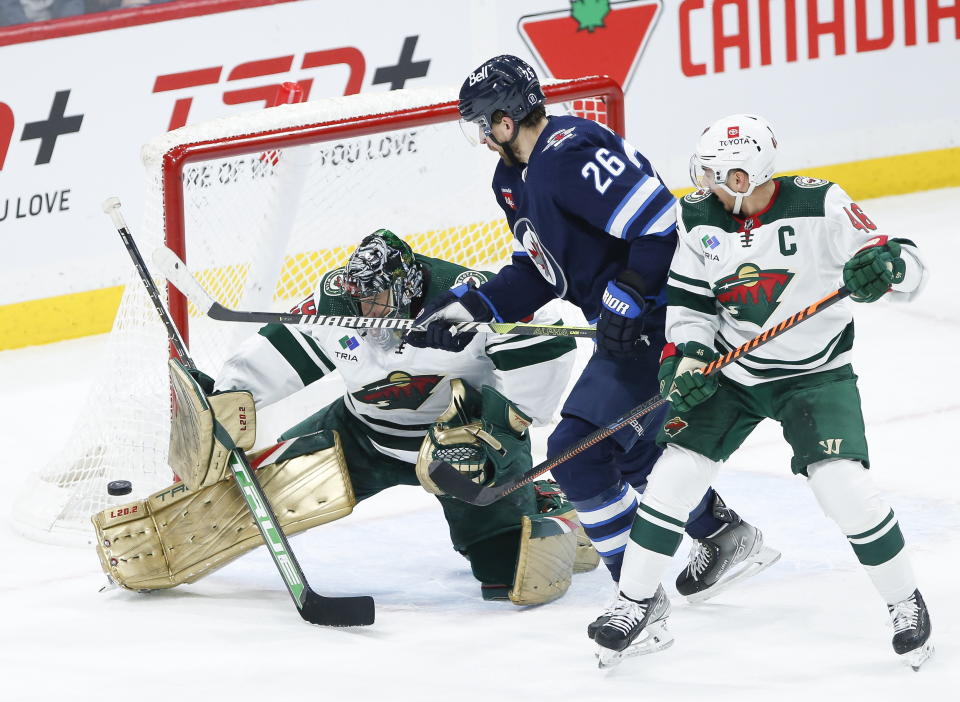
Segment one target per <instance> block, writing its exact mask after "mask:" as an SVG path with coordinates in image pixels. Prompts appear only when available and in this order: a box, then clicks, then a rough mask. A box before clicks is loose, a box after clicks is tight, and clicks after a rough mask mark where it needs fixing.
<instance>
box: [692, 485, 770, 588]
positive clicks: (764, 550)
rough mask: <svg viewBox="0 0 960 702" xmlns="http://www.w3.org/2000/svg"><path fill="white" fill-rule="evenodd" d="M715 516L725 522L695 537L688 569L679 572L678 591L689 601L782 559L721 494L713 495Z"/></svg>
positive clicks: (746, 576)
mask: <svg viewBox="0 0 960 702" xmlns="http://www.w3.org/2000/svg"><path fill="white" fill-rule="evenodd" d="M713 516H714V517H716V518H717V519H719V520H720V521H722V522H724V525H723V526H722V527H721V528H720V529H719V530H718V531H717V532H715V533H713V534H711V535H710V536H708V537H706V538H704V539H694V541H693V546H692V548H691V549H690V556H689V561H688V563H687V569H686V570H685V571H683V572H682V573H680V575H679V576H677V592H679V593H680V594H681V595H683V596H684V597H686V598H687V600H688V601H689V602H703V601H705V600H708V599H710V598H711V597H714V596H715V595H718V594H720V593H721V592H723V591H724V590H726V589H727V588H729V587H730V586H731V585H733V584H734V583H736V582H737V581H739V580H743V579H745V578H749V577H750V576H752V575H756V574H757V573H759V572H760V571H761V570H763V569H764V568H768V567H770V566H772V565H773V564H774V563H776V562H777V561H778V560H780V552H779V551H777V550H775V549H772V548H770V547H769V546H764V544H763V534H762V533H761V532H760V530H759V529H757V528H756V527H755V526H752V525H751V524H748V523H747V522H745V521H743V519H741V518H740V516H739V515H738V514H737V513H736V512H734V511H733V510H732V509H729V508H728V507H727V506H726V505H725V504H724V503H723V500H721V499H720V496H719V495H717V496H716V497H714V501H713Z"/></svg>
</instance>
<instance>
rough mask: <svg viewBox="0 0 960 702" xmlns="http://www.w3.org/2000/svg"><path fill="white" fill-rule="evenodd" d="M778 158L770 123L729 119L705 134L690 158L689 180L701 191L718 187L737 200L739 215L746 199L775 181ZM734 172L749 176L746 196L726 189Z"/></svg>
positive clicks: (741, 117)
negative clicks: (759, 188)
mask: <svg viewBox="0 0 960 702" xmlns="http://www.w3.org/2000/svg"><path fill="white" fill-rule="evenodd" d="M776 157H777V139H776V137H775V136H774V134H773V129H772V128H771V127H770V124H769V123H768V122H767V120H765V119H764V118H763V117H758V116H757V115H745V114H739V115H730V116H728V117H724V118H723V119H721V120H718V121H717V122H714V123H713V124H711V125H710V126H709V127H707V128H706V129H705V130H703V133H702V134H701V135H700V139H699V141H698V142H697V148H696V151H694V153H693V156H691V157H690V180H692V181H693V184H694V185H695V186H696V187H697V188H700V189H702V190H709V189H710V188H711V186H713V185H716V186H717V187H719V188H720V189H721V190H723V191H724V192H725V193H727V194H728V195H730V196H731V197H734V198H735V199H736V201H735V204H734V207H733V214H739V213H740V205H741V203H742V202H743V198H745V197H747V196H748V195H750V194H751V193H752V192H753V191H754V190H755V189H756V188H757V187H758V186H760V185H763V184H764V183H766V182H767V181H768V180H770V179H771V178H772V177H773V171H774V162H775V161H776ZM735 170H740V171H743V172H744V173H746V174H747V179H748V182H749V185H748V187H747V191H746V192H743V193H738V192H734V191H733V190H731V189H730V187H729V186H728V185H727V178H728V177H729V176H730V173H731V172H732V171H735Z"/></svg>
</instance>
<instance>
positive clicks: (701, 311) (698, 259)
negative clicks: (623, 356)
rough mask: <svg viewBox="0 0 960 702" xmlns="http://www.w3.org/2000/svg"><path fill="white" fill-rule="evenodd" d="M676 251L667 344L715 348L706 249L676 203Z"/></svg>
mask: <svg viewBox="0 0 960 702" xmlns="http://www.w3.org/2000/svg"><path fill="white" fill-rule="evenodd" d="M677 237H678V241H677V250H676V252H675V253H674V255H673V261H672V262H671V264H670V273H669V274H668V276H667V321H666V328H665V334H666V337H667V341H671V342H674V343H681V342H685V341H696V342H699V343H701V344H703V345H704V346H708V347H710V348H712V347H713V340H714V337H715V336H716V334H717V329H718V327H719V323H720V320H719V318H718V317H717V301H716V297H714V294H713V289H712V288H711V284H710V281H709V280H708V277H707V271H706V268H705V266H704V253H703V248H702V247H701V246H700V245H699V242H697V241H695V240H694V239H693V237H692V236H691V234H690V233H689V232H688V231H687V229H686V227H685V226H684V223H683V218H682V217H681V216H680V204H679V203H677Z"/></svg>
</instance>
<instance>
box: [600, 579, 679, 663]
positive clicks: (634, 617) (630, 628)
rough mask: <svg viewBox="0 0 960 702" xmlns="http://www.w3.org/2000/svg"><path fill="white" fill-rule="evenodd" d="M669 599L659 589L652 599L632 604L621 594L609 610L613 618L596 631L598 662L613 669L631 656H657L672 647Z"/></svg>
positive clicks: (660, 588) (661, 587)
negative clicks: (669, 628) (669, 627)
mask: <svg viewBox="0 0 960 702" xmlns="http://www.w3.org/2000/svg"><path fill="white" fill-rule="evenodd" d="M669 616H670V599H669V598H668V597H667V594H666V593H665V592H664V591H663V586H662V585H660V586H658V587H657V591H656V592H655V593H654V594H653V597H648V598H647V599H645V600H640V601H639V602H637V601H636V600H631V599H630V598H629V597H626V596H625V595H623V594H622V593H621V594H620V595H619V596H618V597H617V601H616V602H615V603H614V604H613V606H612V608H611V609H610V618H609V619H608V620H607V621H606V622H605V623H604V624H603V626H601V627H600V629H599V630H598V631H597V633H596V636H595V637H594V640H595V641H596V642H597V658H598V661H599V665H600V667H601V668H612V667H613V666H615V665H617V664H618V663H620V661H621V660H623V659H624V658H627V657H629V656H642V655H645V654H648V653H656V652H657V651H662V650H663V649H665V648H667V647H669V646H670V645H671V644H672V643H673V635H672V634H671V633H670V632H669V631H668V630H667V617H669Z"/></svg>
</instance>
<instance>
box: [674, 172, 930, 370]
mask: <svg viewBox="0 0 960 702" xmlns="http://www.w3.org/2000/svg"><path fill="white" fill-rule="evenodd" d="M774 183H775V186H776V191H775V194H774V197H773V200H772V201H771V203H770V206H769V207H768V208H767V209H766V210H764V211H763V212H760V213H758V214H757V215H754V216H752V217H743V218H741V217H735V216H734V215H732V214H730V213H729V212H727V211H726V210H725V209H724V208H723V205H722V204H721V203H720V201H719V200H718V199H717V197H716V196H714V195H713V194H711V193H709V192H704V191H697V192H693V193H690V194H689V195H687V196H686V197H684V198H682V199H681V200H680V201H679V202H678V204H677V220H678V233H679V242H678V244H677V251H676V253H675V255H674V258H673V262H672V264H671V268H670V275H669V279H668V285H667V300H668V304H669V307H668V309H667V326H666V335H667V341H671V342H673V343H675V344H680V343H683V342H687V341H697V342H700V343H702V344H705V345H707V346H710V347H716V348H717V350H718V351H722V352H723V353H726V352H727V351H731V350H733V349H735V348H736V347H737V346H740V345H741V344H743V343H745V342H747V341H749V340H750V339H752V338H753V337H754V336H756V335H757V334H759V333H760V332H761V331H763V330H765V329H769V328H770V327H773V326H775V325H776V324H779V323H780V322H782V321H783V320H785V319H787V318H788V317H790V316H791V315H793V314H795V313H797V312H799V311H800V310H802V309H803V308H805V307H807V306H808V305H810V304H812V303H814V302H816V301H818V300H820V299H821V298H823V297H824V296H825V295H827V294H829V293H831V292H832V291H834V290H836V289H837V288H838V287H840V286H841V285H842V284H843V264H844V263H846V261H847V260H849V258H850V257H851V256H852V255H853V254H854V253H856V251H858V250H859V249H861V248H863V247H864V246H867V245H868V244H870V243H871V242H873V241H875V240H877V238H878V237H884V233H883V232H882V231H881V230H879V229H878V228H877V225H876V224H874V222H873V221H872V220H870V218H869V217H868V216H867V215H866V214H865V213H864V212H863V210H862V209H861V208H860V206H859V205H857V204H856V203H855V202H853V201H852V200H851V199H850V196H849V195H847V193H846V192H844V191H843V189H842V188H841V187H840V186H838V185H836V184H834V183H830V182H828V181H825V180H819V179H815V178H806V177H802V176H787V177H782V178H777V179H775V181H774ZM897 241H899V242H900V243H901V245H902V257H903V259H904V261H905V262H906V266H907V270H906V275H905V276H904V280H903V282H902V283H899V284H897V285H896V286H895V287H894V289H893V290H892V291H891V292H890V293H888V294H887V295H886V296H885V298H890V299H898V298H899V299H901V300H906V299H910V298H911V297H912V296H913V295H915V294H916V293H917V292H918V291H919V289H920V287H921V285H922V283H923V277H924V268H923V263H922V262H921V260H920V257H919V255H918V253H917V250H916V247H915V246H914V245H913V243H912V242H910V241H908V240H906V239H900V238H898V239H897ZM855 304H857V303H853V302H851V301H850V300H849V299H847V300H843V301H841V302H839V303H837V304H835V305H833V306H831V307H829V308H827V309H826V310H824V311H823V312H819V313H818V314H817V315H816V316H814V317H812V318H810V319H809V320H805V321H804V322H803V324H802V326H798V327H797V328H796V329H792V330H790V331H788V332H785V333H784V334H782V335H781V336H779V337H777V338H776V339H774V340H773V341H770V342H768V343H767V344H765V345H763V346H761V347H760V348H758V349H756V350H754V351H752V352H751V353H749V354H744V355H743V356H741V357H740V359H738V360H737V361H736V362H735V363H732V364H730V365H728V366H726V367H724V368H723V373H724V374H725V375H727V376H728V377H729V378H731V379H733V380H735V381H737V382H739V383H743V384H744V385H756V384H757V383H762V382H767V381H771V380H778V379H780V378H785V377H790V376H794V375H802V374H805V373H812V372H817V371H824V370H830V369H832V368H837V367H839V366H842V365H844V364H847V363H849V362H850V357H851V349H852V347H853V314H852V311H853V307H854V305H855Z"/></svg>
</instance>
